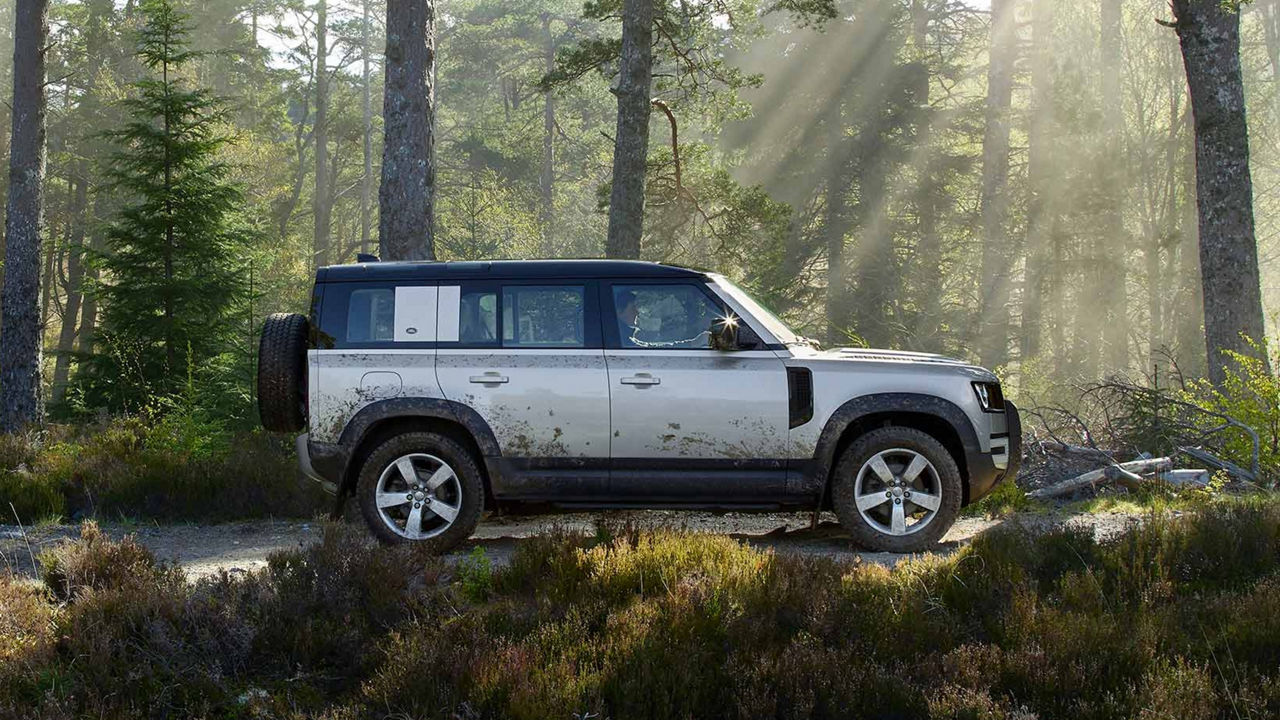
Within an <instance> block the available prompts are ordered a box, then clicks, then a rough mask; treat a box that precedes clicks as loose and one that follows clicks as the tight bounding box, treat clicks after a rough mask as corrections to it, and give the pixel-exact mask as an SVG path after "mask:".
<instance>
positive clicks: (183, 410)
mask: <svg viewBox="0 0 1280 720" xmlns="http://www.w3.org/2000/svg"><path fill="white" fill-rule="evenodd" d="M0 463H2V464H0V491H3V492H0V497H3V498H4V500H5V506H4V508H3V511H4V513H5V514H10V512H11V511H10V509H9V508H8V503H9V502H12V503H13V504H14V506H15V509H16V511H17V513H18V517H19V518H21V519H22V521H23V522H24V523H28V522H33V521H35V520H39V519H43V518H47V517H50V516H53V517H58V516H61V517H92V516H96V517H102V518H116V517H120V516H128V517H152V518H168V519H192V520H196V519H205V520H212V519H232V518H242V517H261V516H266V515H271V516H277V517H279V516H294V517H310V516H311V515H313V514H314V513H316V512H318V511H319V510H320V509H321V508H322V507H324V504H325V501H324V499H323V493H322V492H321V491H320V490H319V489H318V488H317V487H313V483H311V482H310V481H306V480H302V479H300V478H299V477H298V475H297V472H296V468H295V465H294V458H293V453H292V447H291V446H289V444H288V443H286V442H284V441H282V440H280V439H278V438H274V437H271V436H268V435H266V434H265V433H262V432H248V433H246V432H233V431H231V430H229V429H228V428H227V425H226V421H225V420H223V419H221V418H220V417H218V416H216V415H213V414H211V413H209V411H207V410H202V409H201V408H199V407H198V406H190V405H187V404H184V403H183V402H182V401H180V400H179V401H165V402H163V403H161V404H160V405H158V406H157V407H154V408H152V409H150V410H148V411H146V412H144V413H143V414H141V415H138V416H128V417H120V418H115V419H111V420H106V421H102V422H99V423H92V424H89V425H85V426H76V427H71V426H51V427H50V428H49V429H48V430H47V431H46V433H45V434H43V435H39V436H37V435H32V436H25V437H24V436H17V435H14V436H6V437H3V438H0Z"/></svg>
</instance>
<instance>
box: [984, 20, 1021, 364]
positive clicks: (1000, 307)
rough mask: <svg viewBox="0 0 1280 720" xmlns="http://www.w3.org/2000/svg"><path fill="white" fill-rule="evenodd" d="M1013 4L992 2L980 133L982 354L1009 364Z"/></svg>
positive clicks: (988, 361)
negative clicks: (983, 115) (984, 108)
mask: <svg viewBox="0 0 1280 720" xmlns="http://www.w3.org/2000/svg"><path fill="white" fill-rule="evenodd" d="M1013 11H1014V4H1013V1H1012V0H992V2H991V51H990V60H989V63H988V67H987V102H986V117H985V120H986V129H985V131H984V133H983V137H982V201H981V212H982V271H981V278H980V282H981V283H982V286H981V287H980V288H979V293H980V294H981V297H982V309H981V313H982V314H981V322H980V326H979V338H980V351H979V352H980V355H981V358H982V362H983V364H984V365H986V366H987V367H996V366H999V365H1003V364H1005V362H1006V361H1007V360H1008V354H1009V353H1008V346H1009V237H1008V227H1007V226H1008V215H1009V198H1008V195H1009V188H1008V185H1009V106H1010V103H1011V102H1012V98H1013V66H1014V61H1015V54H1016V43H1015V39H1016V38H1015V32H1014V31H1015V28H1014V12H1013Z"/></svg>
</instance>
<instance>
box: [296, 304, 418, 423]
mask: <svg viewBox="0 0 1280 720" xmlns="http://www.w3.org/2000/svg"><path fill="white" fill-rule="evenodd" d="M322 290H323V292H322V293H317V301H318V304H319V306H320V307H319V308H318V309H319V313H318V314H319V325H318V328H317V329H316V347H315V349H313V350H311V351H310V353H309V356H310V357H309V362H310V368H309V373H308V374H309V378H310V392H309V394H308V402H309V408H308V409H309V412H308V415H309V420H310V428H309V430H310V433H311V439H312V440H315V441H318V442H330V443H336V442H338V440H339V439H340V437H341V435H342V430H343V428H345V427H346V425H347V423H348V422H349V421H350V420H351V418H352V417H353V416H354V415H355V414H356V413H357V412H359V411H360V410H361V409H363V408H364V407H365V406H366V405H369V404H371V403H374V402H377V401H379V400H386V399H390V398H396V397H404V396H408V397H425V398H439V397H441V394H440V386H439V385H438V384H437V383H436V375H435V332H436V328H435V322H436V297H437V289H436V287H435V285H433V284H425V283H423V284H395V283H382V282H352V283H326V284H325V285H324V286H323V288H322Z"/></svg>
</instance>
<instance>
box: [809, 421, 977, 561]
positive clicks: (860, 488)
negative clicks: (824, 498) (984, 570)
mask: <svg viewBox="0 0 1280 720" xmlns="http://www.w3.org/2000/svg"><path fill="white" fill-rule="evenodd" d="M831 482H832V485H831V502H832V505H833V506H834V508H835V511H836V515H837V516H839V518H840V524H841V525H843V526H844V527H845V529H846V530H848V531H849V532H850V533H851V534H852V535H853V537H854V540H856V541H857V542H858V544H859V545H862V546H863V547H866V548H868V549H871V550H879V551H883V552H918V551H921V550H925V549H928V548H929V547H932V546H933V545H935V544H936V543H937V542H938V541H939V540H941V539H942V536H943V535H945V534H946V532H947V530H949V529H950V528H951V526H952V524H954V523H955V521H956V516H957V515H959V513H960V501H961V498H962V492H963V491H962V487H961V478H960V469H959V468H958V467H957V466H956V461H955V459H954V458H952V457H951V453H949V452H947V449H946V448H945V447H943V446H942V443H940V442H938V441H937V440H936V439H934V438H933V437H932V436H930V435H929V434H927V433H924V432H921V431H919V430H915V429H912V428H907V427H896V426H891V427H885V428H880V429H878V430H872V431H871V432H869V433H867V434H865V435H863V436H862V437H860V438H858V439H857V440H854V441H853V443H852V444H851V445H849V447H848V448H847V449H846V450H845V451H844V453H843V454H842V455H841V456H840V461H839V462H838V463H837V465H836V470H835V475H834V477H833V478H832V481H831Z"/></svg>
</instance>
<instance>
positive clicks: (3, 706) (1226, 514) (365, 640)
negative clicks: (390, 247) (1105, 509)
mask: <svg viewBox="0 0 1280 720" xmlns="http://www.w3.org/2000/svg"><path fill="white" fill-rule="evenodd" d="M59 552H60V559H58V560H56V561H52V567H51V568H46V574H50V573H55V574H56V573H61V575H58V577H60V578H61V577H68V576H75V577H79V578H82V579H81V580H80V581H78V582H76V583H73V585H72V587H73V588H79V591H78V592H72V593H67V592H66V590H65V588H66V587H67V585H66V584H65V583H64V582H63V581H62V580H58V581H56V582H54V584H53V585H52V588H53V591H54V592H57V593H59V594H60V595H61V596H63V597H66V598H67V600H66V601H65V602H64V603H63V604H56V600H55V598H54V596H53V595H52V594H51V593H42V592H40V591H38V590H32V589H29V588H30V586H25V587H26V589H24V588H23V587H18V583H17V582H16V581H14V580H12V579H7V578H0V610H4V611H6V612H4V613H0V653H8V655H7V656H5V655H0V658H4V657H9V658H13V657H17V658H20V661H19V662H14V663H8V664H0V712H6V711H7V712H18V713H19V714H21V715H23V716H24V717H33V718H40V717H64V716H67V715H85V714H92V715H95V716H96V715H105V716H115V717H123V716H149V715H155V714H163V713H169V714H173V713H179V714H182V715H184V716H227V715H233V716H239V715H244V714H249V715H255V716H287V717H314V716H324V717H332V718H347V717H370V716H378V717H382V716H386V715H394V716H397V717H398V716H405V717H450V716H462V717H504V718H545V717H569V716H571V715H577V716H586V715H588V714H598V715H599V716H601V717H606V716H607V717H614V718H644V717H653V718H658V717H663V718H666V717H699V718H733V717H750V718H758V717H784V718H824V717H847V716H848V714H849V712H850V709H851V708H857V709H858V712H860V713H865V714H866V715H867V716H868V717H938V718H1010V719H1011V720H1012V719H1013V718H1025V717H1030V716H1034V717H1038V718H1043V719H1044V720H1059V719H1062V720H1067V719H1069V720H1095V719H1096V720H1103V719H1107V720H1109V719H1110V718H1115V717H1132V718H1143V719H1152V718H1168V717H1177V718H1219V717H1237V716H1239V717H1272V716H1274V715H1276V713H1277V712H1280V676H1277V668H1276V665H1275V648H1276V647H1277V646H1278V645H1280V621H1278V620H1277V618H1280V583H1278V582H1277V581H1276V577H1277V572H1278V571H1280V505H1278V504H1277V503H1276V501H1275V500H1274V499H1269V498H1265V499H1263V498H1260V499H1253V500H1247V501H1243V502H1241V501H1234V502H1214V503H1210V504H1208V505H1206V506H1204V507H1202V508H1201V509H1199V510H1197V511H1195V512H1193V513H1189V514H1187V515H1185V516H1183V517H1181V518H1174V517H1171V516H1169V515H1161V514H1153V515H1152V516H1150V517H1148V518H1146V519H1145V520H1144V522H1142V523H1141V524H1138V525H1135V526H1134V527H1132V528H1131V529H1129V530H1128V531H1127V532H1125V533H1124V534H1122V535H1121V536H1119V537H1117V538H1115V539H1112V540H1105V541H1099V540H1097V539H1095V538H1094V537H1093V534H1092V533H1091V532H1089V531H1087V530H1081V529H1072V528H1062V529H1058V530H1053V531H1050V532H1046V533H1042V534H1030V533H1029V532H1028V531H1027V530H1025V529H1018V528H1005V529H1000V530H996V531H993V532H990V533H987V534H985V535H983V536H980V537H979V538H977V539H976V540H975V541H974V542H973V543H972V544H971V545H970V546H969V547H967V548H965V549H963V550H961V551H959V552H958V553H955V554H953V555H951V556H949V557H936V556H926V557H923V558H919V559H915V560H909V561H906V562H904V563H902V564H900V565H899V566H898V567H897V568H896V569H893V570H890V569H887V568H884V567H881V566H876V565H844V564H840V563H836V562H833V561H830V560H826V559H814V558H807V559H806V558H795V557H784V556H776V555H773V554H771V553H767V552H759V551H756V550H753V549H750V548H748V547H746V546H744V545H742V544H740V543H738V542H735V541H733V540H731V539H729V538H725V537H721V536H710V535H694V534H687V533H681V532H674V531H669V530H657V531H647V532H642V531H639V530H636V529H635V528H626V527H623V528H604V529H603V530H602V531H601V532H598V533H597V535H596V537H586V536H580V535H566V534H564V533H552V534H549V535H547V536H545V537H542V538H538V539H535V540H531V541H530V542H528V543H526V544H523V545H522V546H521V547H520V548H519V549H518V550H517V552H516V554H515V556H514V558H513V559H512V562H511V564H510V565H509V566H507V567H505V568H501V569H498V570H495V571H493V572H492V585H491V586H488V587H487V588H486V590H485V592H484V593H483V594H481V593H476V594H471V595H470V596H465V595H467V594H466V593H463V594H459V593H458V592H456V583H455V582H451V581H450V580H449V579H448V576H447V575H445V574H444V573H443V569H444V568H443V565H442V563H441V562H440V561H439V560H438V559H431V558H427V557H425V556H422V555H421V554H419V553H416V552H415V550H414V549H413V548H411V547H406V546H399V547H394V548H375V547H372V546H370V545H368V544H366V542H364V540H363V538H362V537H360V536H359V535H358V533H357V532H356V531H352V530H350V529H347V528H345V527H342V526H330V527H327V528H326V529H325V534H324V537H323V539H322V541H321V542H320V543H318V544H316V545H313V546H311V547H309V548H306V549H300V550H295V551H289V552H282V553H279V554H277V555H275V556H273V557H272V559H271V561H270V564H269V566H268V568H266V569H264V570H261V571H258V572H254V573H249V574H244V575H237V576H230V575H222V576H218V577H213V578H208V579H205V580H201V581H199V582H196V583H184V582H181V581H180V578H179V577H178V576H176V575H175V574H174V573H173V572H172V571H171V570H169V569H167V568H165V567H163V566H159V565H156V564H155V563H154V562H153V561H151V560H150V559H149V557H148V556H147V555H146V553H145V552H143V551H140V550H139V549H137V548H136V546H134V545H132V544H131V543H130V541H129V540H127V539H126V540H125V541H122V542H121V543H113V542H111V541H109V540H106V539H105V538H103V537H102V535H101V533H99V532H98V531H97V530H96V528H93V527H92V526H87V527H86V528H85V529H84V531H83V533H82V539H81V540H80V541H78V542H77V543H73V544H71V545H69V546H66V547H64V548H62V549H60V551H59ZM121 567H128V568H130V571H129V572H122V571H120V570H119V569H118V568H121ZM460 572H471V571H470V570H467V571H460ZM486 574H487V573H486ZM86 578H87V579H86ZM55 678H56V680H54V679H55ZM126 678H127V681H126Z"/></svg>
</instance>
